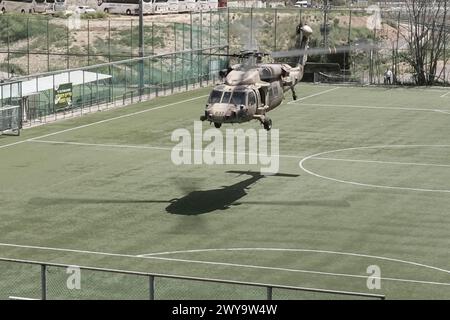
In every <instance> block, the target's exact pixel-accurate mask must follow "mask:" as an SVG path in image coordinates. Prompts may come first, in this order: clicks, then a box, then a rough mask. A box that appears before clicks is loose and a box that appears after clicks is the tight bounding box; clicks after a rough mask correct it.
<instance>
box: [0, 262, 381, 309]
mask: <svg viewBox="0 0 450 320" xmlns="http://www.w3.org/2000/svg"><path fill="white" fill-rule="evenodd" d="M0 261H1V262H6V263H14V264H17V265H32V266H37V267H39V268H40V283H39V284H38V286H39V287H40V288H39V289H40V295H39V297H35V299H36V298H38V299H41V300H47V299H50V297H49V294H48V293H49V277H48V274H49V268H52V267H54V268H64V269H67V268H77V269H78V270H80V274H81V271H85V272H86V271H92V272H101V273H108V274H110V275H111V277H112V275H114V274H116V275H126V276H133V277H141V278H145V279H147V280H146V282H147V289H146V291H147V299H149V300H156V299H157V298H158V292H159V291H158V290H159V287H158V286H157V285H156V280H160V279H166V280H180V281H188V282H189V285H191V284H192V283H194V282H200V283H203V284H205V283H206V284H212V285H213V286H214V287H215V286H219V285H226V286H235V287H236V286H237V287H240V288H247V290H250V288H254V289H261V290H262V291H259V293H258V295H257V296H256V297H254V298H256V299H258V300H263V299H267V300H273V299H275V300H277V297H279V296H282V295H281V294H277V295H276V296H274V291H275V290H278V291H280V290H282V291H283V292H284V293H285V294H286V293H287V292H290V293H300V292H303V293H305V292H308V293H315V294H326V295H337V296H346V297H350V298H365V299H380V300H384V299H385V296H384V295H378V294H369V293H362V292H351V291H341V290H328V289H317V288H307V287H297V286H285V285H277V284H268V283H254V282H243V281H233V280H223V279H213V278H202V277H190V276H179V275H170V274H159V273H149V272H138V271H127V270H119V269H108V268H98V267H88V266H76V265H68V264H61V263H49V262H41V261H32V260H21V259H9V258H0ZM14 274H15V276H16V277H19V276H20V275H19V274H17V273H14ZM2 276H3V274H0V279H1V277H2ZM36 279H37V278H36ZM64 280H65V278H64ZM0 283H4V281H0ZM214 287H212V288H214ZM212 288H211V289H212ZM0 289H1V287H0ZM3 290H4V289H3ZM262 292H265V294H264V295H263V294H262ZM14 293H15V292H14ZM8 297H9V299H15V300H28V299H31V297H24V296H18V295H16V294H14V295H11V294H9V293H8ZM290 297H292V296H290ZM58 298H59V299H61V298H63V297H58ZM165 298H168V299H176V298H179V296H178V297H170V296H169V297H165ZM183 298H187V299H189V297H183ZM213 298H216V297H215V296H214V294H212V293H211V292H208V299H213ZM230 298H231V299H233V300H234V299H235V297H233V296H232V297H230ZM63 299H64V298H63ZM100 299H102V298H100Z"/></svg>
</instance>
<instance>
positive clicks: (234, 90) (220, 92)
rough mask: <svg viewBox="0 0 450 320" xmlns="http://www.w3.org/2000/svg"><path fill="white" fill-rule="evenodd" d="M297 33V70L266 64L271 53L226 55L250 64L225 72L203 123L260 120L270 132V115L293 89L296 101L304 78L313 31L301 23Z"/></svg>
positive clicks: (212, 94) (217, 123) (216, 123)
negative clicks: (300, 82)
mask: <svg viewBox="0 0 450 320" xmlns="http://www.w3.org/2000/svg"><path fill="white" fill-rule="evenodd" d="M296 33H297V36H298V39H297V44H299V47H298V50H299V54H298V55H297V57H298V63H297V65H296V66H295V67H292V66H290V65H288V64H285V63H262V58H263V57H264V56H267V55H269V54H268V53H262V52H258V51H243V52H241V53H239V54H231V55H226V56H232V57H238V58H242V59H246V62H245V63H241V64H237V65H234V66H231V67H229V68H228V69H226V70H223V71H221V73H220V75H221V76H222V78H223V79H224V81H223V83H221V84H218V85H216V86H215V87H214V89H213V90H212V92H211V94H210V96H209V98H208V101H207V104H206V109H205V114H204V115H202V116H201V117H200V120H201V121H209V122H210V123H214V126H215V127H216V128H220V127H221V126H222V124H223V123H242V122H247V121H250V120H253V119H256V120H259V121H260V122H261V124H262V125H263V126H264V129H266V130H270V129H271V128H272V120H271V119H270V118H269V117H268V116H267V113H268V112H269V111H271V110H273V109H275V108H276V107H278V106H279V105H280V104H281V103H282V101H283V99H284V92H286V91H289V90H290V91H291V92H292V98H293V99H294V100H296V99H297V95H296V93H295V89H294V87H295V85H296V84H297V83H298V82H299V81H300V80H302V78H303V74H304V68H305V65H306V62H307V49H308V43H309V38H310V36H311V35H312V33H313V31H312V29H311V27H309V26H308V25H302V24H299V25H298V26H297V29H296ZM219 55H220V54H219Z"/></svg>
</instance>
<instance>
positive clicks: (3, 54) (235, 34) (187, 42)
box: [0, 4, 450, 84]
mask: <svg viewBox="0 0 450 320" xmlns="http://www.w3.org/2000/svg"><path fill="white" fill-rule="evenodd" d="M448 6H449V7H450V4H449V5H448ZM449 9H450V8H449ZM405 10H406V9H405V8H396V9H395V10H389V9H387V8H383V7H381V8H380V7H377V6H369V7H368V8H365V9H363V8H352V9H349V8H320V9H319V8H293V7H291V8H255V7H250V8H248V7H247V8H243V7H240V8H237V9H235V8H220V9H219V10H216V11H204V12H191V13H186V14H178V15H171V16H167V17H164V18H159V17H158V19H157V18H155V17H153V16H148V17H146V18H145V19H144V28H143V30H144V55H146V56H148V55H155V54H164V53H170V52H178V51H183V50H188V49H202V48H206V47H212V46H216V45H225V44H228V45H229V48H230V51H231V52H239V51H240V50H246V49H250V50H254V49H257V50H260V51H267V52H277V51H284V50H290V49H294V48H295V39H296V27H297V25H298V24H299V23H306V24H308V25H309V26H310V27H311V28H312V29H313V32H314V33H313V35H312V37H311V41H310V49H314V48H321V49H323V50H322V51H320V50H319V51H316V53H314V54H310V55H309V60H308V61H309V63H310V65H315V67H314V68H312V69H308V68H307V69H306V73H307V74H306V77H305V80H306V81H308V80H309V81H313V80H316V81H320V82H352V83H359V84H384V83H385V78H386V77H385V75H386V71H387V70H388V69H391V70H392V71H393V78H394V79H393V80H394V82H396V83H399V84H410V83H411V84H414V83H415V82H416V77H417V75H416V73H417V72H416V71H415V70H414V68H413V67H412V65H411V63H410V62H408V59H409V58H411V57H412V56H414V52H413V51H412V49H411V48H410V47H409V44H408V35H409V34H410V33H408V28H409V29H410V28H411V27H410V26H409V22H408V14H407V12H406V11H405ZM449 11H450V10H449ZM445 14H447V15H448V18H447V19H446V20H444V21H445V22H444V24H445V26H444V27H445V28H444V30H445V33H444V36H443V37H444V45H443V48H442V50H440V51H439V52H437V54H438V55H439V58H438V61H437V62H438V63H437V66H436V82H437V83H440V84H448V83H450V63H449V60H450V53H449V52H448V51H449V50H448V48H450V32H449V31H450V13H446V12H445ZM0 29H1V30H2V32H1V33H0V79H1V78H2V77H3V78H11V77H17V76H18V75H28V74H35V73H40V72H47V71H52V70H64V69H71V68H79V67H83V66H88V65H95V64H99V63H105V62H112V61H119V60H125V59H131V58H134V57H137V56H138V54H139V28H138V20H137V19H130V18H128V17H127V18H114V19H112V18H111V19H78V20H76V19H74V18H72V17H69V18H67V19H62V18H54V17H42V16H37V15H31V16H30V15H10V14H5V15H0ZM336 48H337V49H340V48H341V49H342V48H343V50H336ZM428 54H429V55H431V54H433V52H431V51H430V52H429V53H428ZM267 59H270V58H267ZM277 61H278V60H277ZM232 62H234V61H232ZM284 62H288V63H296V62H295V57H294V58H293V59H291V60H289V59H287V60H285V61H284ZM324 64H328V65H330V64H331V65H334V66H335V68H334V69H333V70H334V71H329V68H328V67H326V66H325V65H324ZM156 73H158V71H156ZM156 73H155V74H156ZM175 76H176V77H180V75H179V74H175Z"/></svg>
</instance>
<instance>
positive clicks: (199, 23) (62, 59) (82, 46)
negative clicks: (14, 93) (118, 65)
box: [0, 10, 228, 79]
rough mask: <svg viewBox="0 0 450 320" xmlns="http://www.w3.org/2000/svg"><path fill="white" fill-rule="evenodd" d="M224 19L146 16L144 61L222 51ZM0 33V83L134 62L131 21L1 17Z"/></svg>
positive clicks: (134, 23) (135, 28)
mask: <svg viewBox="0 0 450 320" xmlns="http://www.w3.org/2000/svg"><path fill="white" fill-rule="evenodd" d="M227 14H228V12H227V11H226V10H215V11H208V12H191V13H188V14H183V15H179V16H177V17H176V18H170V17H168V18H166V17H161V18H159V19H156V18H154V17H148V16H146V17H145V19H144V28H143V30H144V55H146V56H147V55H153V54H163V53H169V52H176V51H180V50H186V49H199V48H205V47H211V46H213V45H221V44H222V45H223V44H225V43H227V37H228V35H227V32H228V28H227V24H226V22H227V21H228V19H227V18H226V15H227ZM0 30H2V32H0V79H2V78H11V77H15V76H20V75H29V74H35V73H42V72H49V71H55V70H63V69H71V68H79V67H84V66H89V65H95V64H99V63H105V62H112V61H119V60H125V59H131V58H134V57H138V56H139V21H138V20H137V18H99V19H83V16H81V18H80V16H69V17H67V18H57V17H51V16H40V15H28V14H3V15H0Z"/></svg>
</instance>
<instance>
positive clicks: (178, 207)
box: [29, 171, 350, 216]
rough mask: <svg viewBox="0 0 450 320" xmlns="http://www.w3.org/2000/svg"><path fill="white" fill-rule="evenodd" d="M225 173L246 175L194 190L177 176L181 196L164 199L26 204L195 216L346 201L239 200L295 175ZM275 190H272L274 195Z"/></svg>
mask: <svg viewBox="0 0 450 320" xmlns="http://www.w3.org/2000/svg"><path fill="white" fill-rule="evenodd" d="M227 173H235V174H239V175H246V176H248V178H247V179H244V180H241V181H239V182H237V183H234V184H231V185H228V186H223V187H221V188H217V189H210V190H196V189H199V188H197V187H196V183H195V180H192V181H191V180H189V179H181V180H179V181H178V182H179V183H178V185H180V186H181V188H182V189H183V192H184V193H185V195H184V196H182V197H180V198H173V199H168V200H164V199H161V200H151V199H148V200H145V199H144V200H139V199H92V198H91V199H86V198H32V199H30V200H29V204H30V205H33V206H38V207H43V206H50V205H84V204H118V205H120V204H146V203H148V204H151V203H162V204H168V205H167V207H166V208H165V211H166V212H167V213H169V214H173V215H182V216H197V215H202V214H206V213H211V212H216V213H221V212H224V211H226V210H227V209H230V208H231V207H232V206H239V205H246V206H247V205H255V206H260V205H263V206H265V205H268V206H274V207H283V206H316V207H333V208H336V207H338V208H339V207H349V206H350V204H349V202H348V201H346V200H326V199H320V200H298V201H295V200H274V201H270V200H260V201H241V200H242V199H243V198H245V196H246V195H247V194H248V191H249V190H250V188H251V187H252V186H253V185H254V184H255V183H257V182H259V181H260V180H261V179H264V178H267V179H271V178H272V177H273V178H276V177H285V178H297V177H299V175H294V174H283V173H278V174H275V175H271V176H265V175H261V174H260V173H259V172H253V171H227ZM277 191H278V190H273V194H274V195H276V194H277Z"/></svg>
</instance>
